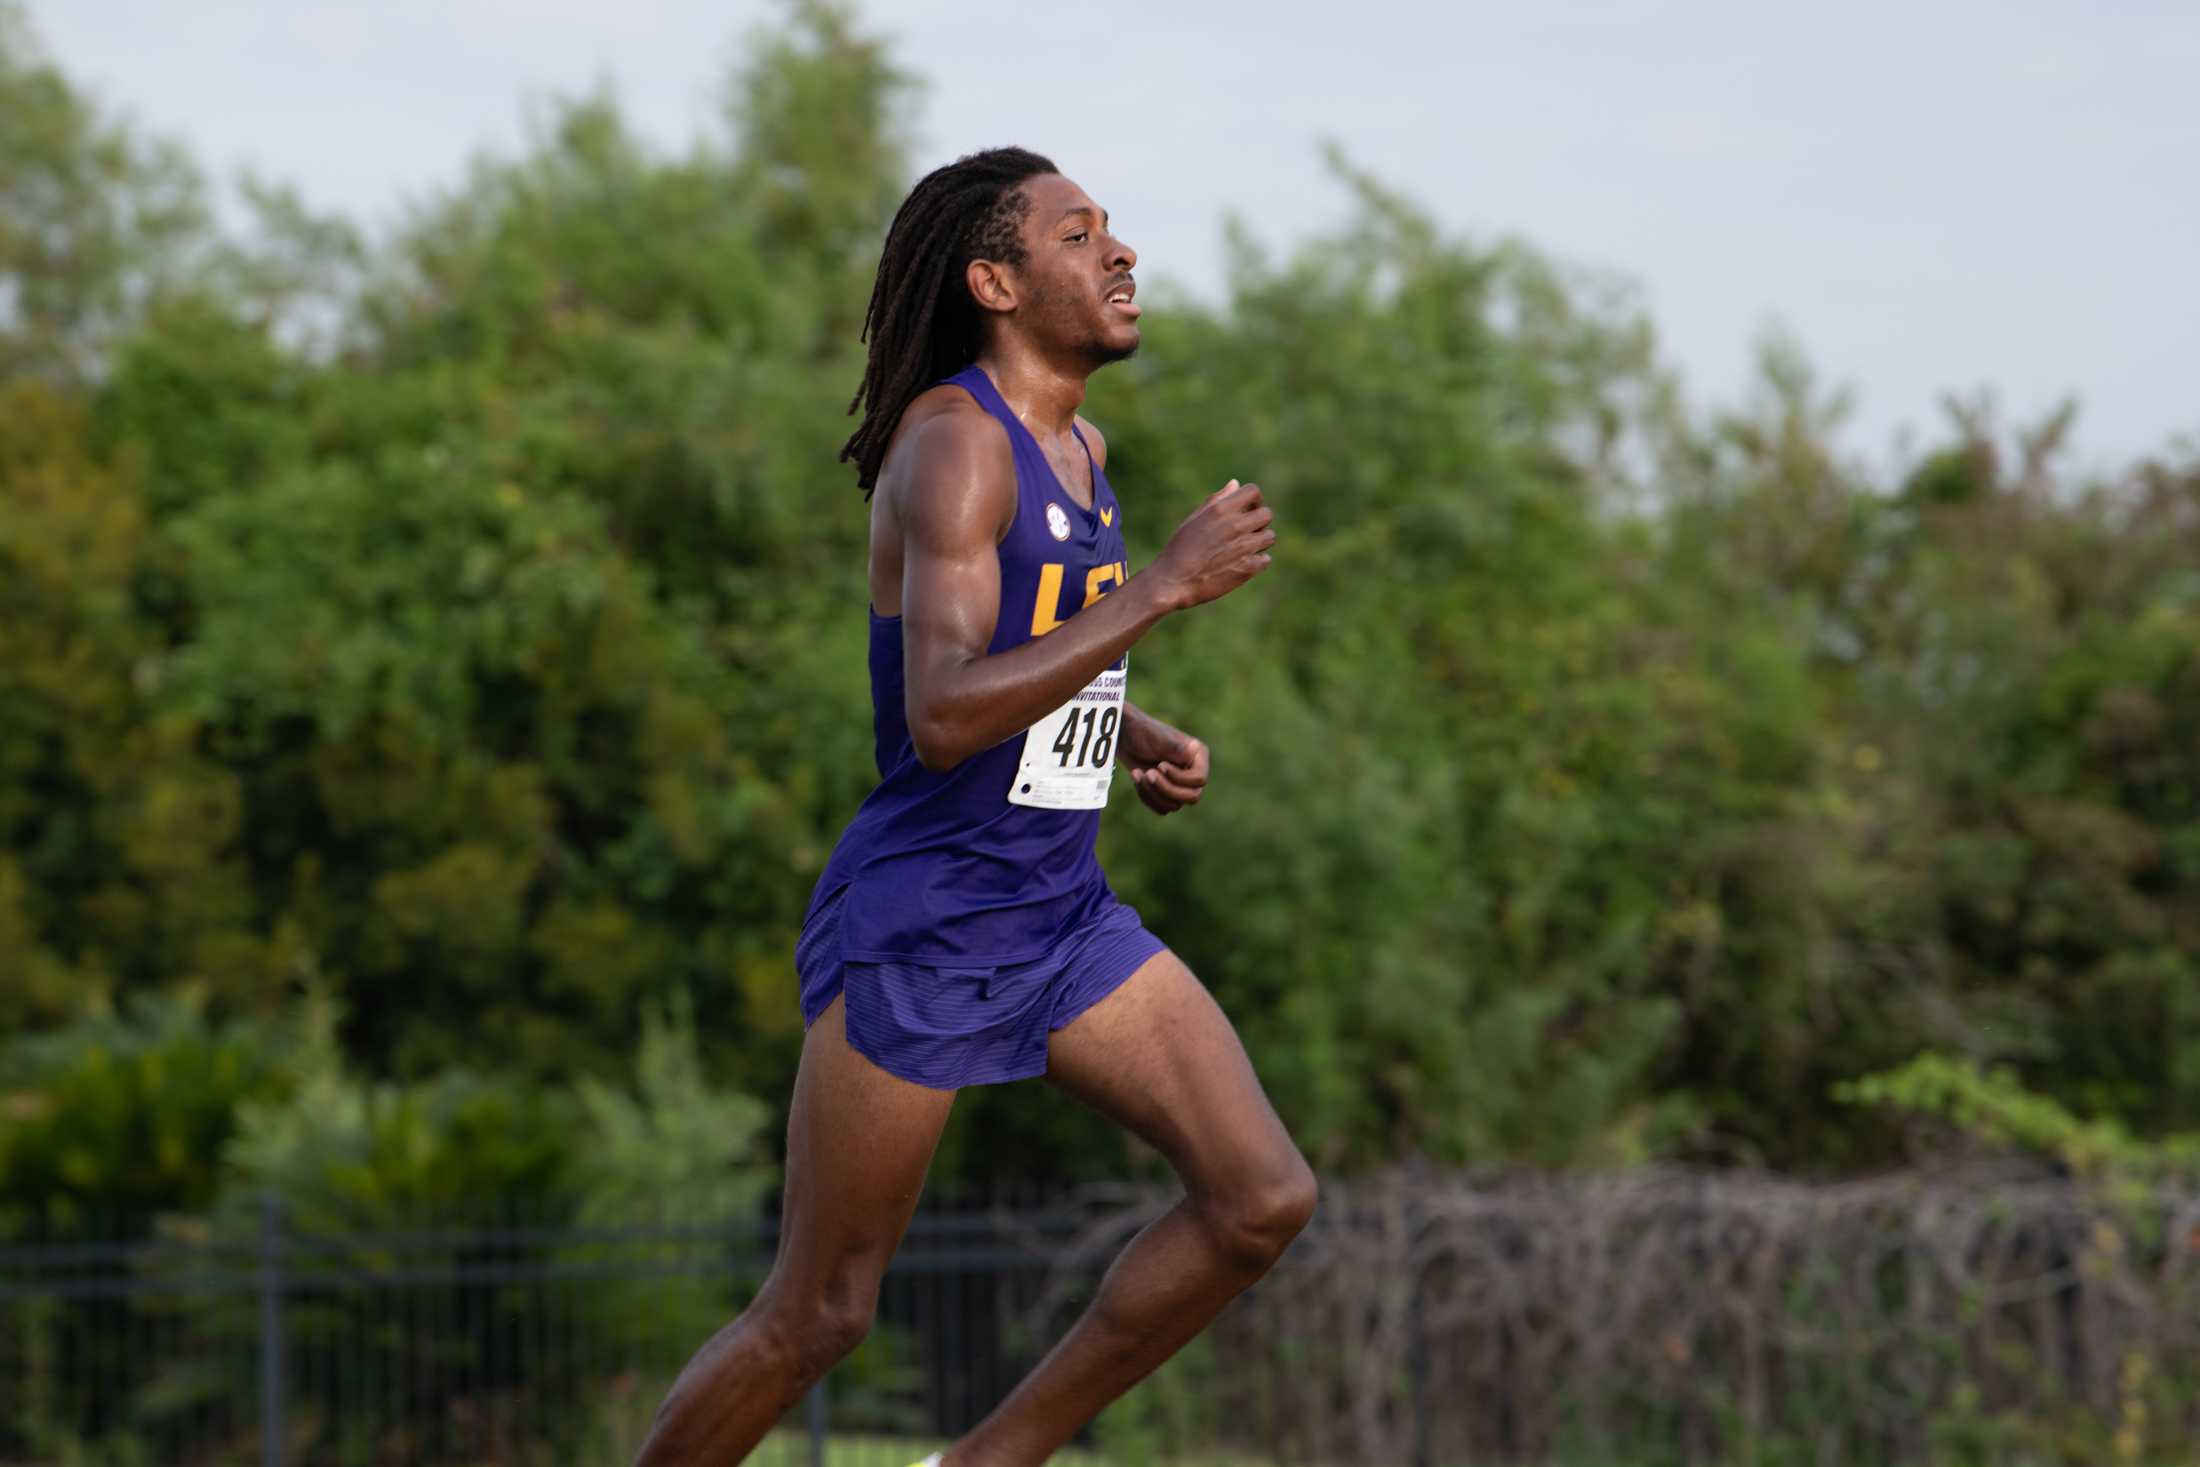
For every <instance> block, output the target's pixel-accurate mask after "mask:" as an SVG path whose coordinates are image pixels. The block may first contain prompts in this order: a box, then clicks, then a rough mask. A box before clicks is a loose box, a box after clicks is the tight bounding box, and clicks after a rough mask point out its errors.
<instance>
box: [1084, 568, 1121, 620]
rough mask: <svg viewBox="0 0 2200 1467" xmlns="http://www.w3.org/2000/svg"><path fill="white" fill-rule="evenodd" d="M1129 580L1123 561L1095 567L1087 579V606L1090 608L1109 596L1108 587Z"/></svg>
mask: <svg viewBox="0 0 2200 1467" xmlns="http://www.w3.org/2000/svg"><path fill="white" fill-rule="evenodd" d="M1129 579H1130V577H1129V575H1128V574H1127V573H1126V572H1125V570H1124V567H1123V563H1122V562H1121V561H1117V562H1116V563H1115V564H1114V565H1096V566H1094V567H1093V568H1092V573H1091V574H1090V575H1088V576H1086V577H1085V605H1086V606H1090V605H1092V603H1093V602H1095V601H1098V600H1099V599H1100V598H1101V597H1102V596H1105V595H1107V594H1108V593H1107V589H1106V588H1107V587H1108V586H1110V585H1119V584H1121V583H1122V582H1124V581H1127V580H1129ZM1080 609H1082V608H1080Z"/></svg>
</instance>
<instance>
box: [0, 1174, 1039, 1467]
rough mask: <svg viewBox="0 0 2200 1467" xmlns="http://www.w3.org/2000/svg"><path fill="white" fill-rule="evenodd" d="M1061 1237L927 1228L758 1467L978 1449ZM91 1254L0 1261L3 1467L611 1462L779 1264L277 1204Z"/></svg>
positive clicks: (595, 1231) (24, 1246)
mask: <svg viewBox="0 0 2200 1467" xmlns="http://www.w3.org/2000/svg"><path fill="white" fill-rule="evenodd" d="M1074 1225H1075V1222H1074V1214H1073V1212H1071V1211H1070V1210H1067V1209H1064V1210H1059V1211H1054V1212H1050V1211H1048V1210H1046V1209H1043V1208H1042V1209H1031V1208H1018V1209H1013V1210H1011V1209H1007V1208H1002V1207H996V1206H962V1207H956V1206H940V1205H934V1206H931V1207H929V1208H928V1209H927V1210H926V1211H925V1212H924V1213H923V1214H922V1215H920V1216H919V1217H918V1218H917V1219H916V1221H915V1222H914V1223H913V1224H912V1226H911V1228H910V1231H909V1236H908V1240H907V1242H906V1244H905V1246H904V1247H903V1249H902V1250H901V1252H900V1254H899V1255H898V1256H897V1257H896V1259H895V1260H894V1265H893V1269H892V1271H891V1273H890V1275H889V1277H888V1280H887V1282H886V1285H885V1288H884V1291H883V1294H882V1297H881V1300H880V1313H879V1325H878V1327H877V1328H876V1329H875V1330H874V1332H873V1335H872V1337H871V1339H870V1340H868V1341H867V1342H866V1343H865V1344H864V1345H863V1347H862V1348H861V1349H860V1350H858V1352H857V1353H856V1354H855V1355H854V1356H853V1357H851V1358H850V1359H849V1360H848V1361H847V1362H846V1363H845V1364H844V1365H843V1366H842V1367H841V1368H840V1369H839V1370H837V1371H836V1372H835V1373H834V1375H833V1376H832V1377H831V1378H830V1379H829V1380H828V1381H827V1382H826V1383H825V1384H824V1385H823V1386H822V1387H820V1388H819V1389H818V1390H817V1391H816V1392H813V1394H812V1396H811V1397H810V1399H809V1400H808V1401H806V1402H805V1403H804V1405H803V1407H802V1408H801V1409H800V1410H798V1411H797V1412H796V1413H795V1414H794V1415H793V1416H792V1417H791V1418H790V1419H789V1421H788V1422H787V1423H786V1425H785V1427H784V1428H783V1430H782V1431H781V1432H780V1433H779V1434H778V1435H777V1436H775V1437H774V1438H773V1439H772V1441H771V1442H769V1443H768V1444H767V1447H766V1449H765V1451H763V1452H761V1453H759V1454H758V1456H757V1458H756V1459H755V1460H757V1461H759V1462H762V1463H766V1464H768V1467H796V1464H816V1467H822V1464H824V1463H826V1462H827V1461H828V1460H829V1461H830V1462H831V1463H832V1464H834V1467H855V1464H862V1467H872V1464H876V1467H906V1464H907V1463H909V1462H910V1461H913V1460H915V1459H916V1458H917V1457H919V1456H922V1455H923V1454H924V1453H925V1452H927V1451H929V1450H931V1449H932V1448H933V1447H934V1446H936V1445H937V1444H938V1443H940V1442H941V1441H944V1440H946V1439H949V1438H951V1437H952V1436H953V1435H954V1434H956V1433H958V1432H959V1431H961V1430H962V1429H964V1428H965V1427H967V1426H968V1425H970V1424H972V1423H973V1422H975V1421H976V1420H977V1419H978V1417H980V1416H982V1415H983V1414H984V1412H985V1411H986V1410H988V1409H990V1407H991V1405H992V1404H993V1402H994V1401H996V1400H997V1399H998V1398H999V1396H1000V1395H1001V1394H1002V1393H1004V1392H1005V1391H1006V1390H1007V1388H1008V1387H1009V1385H1011V1384H1013V1382H1014V1380H1015V1379H1016V1378H1017V1377H1018V1376H1019V1375H1020V1374H1021V1373H1022V1372H1023V1371H1024V1370H1025V1369H1027V1368H1028V1367H1029V1366H1030V1364H1031V1363H1032V1362H1033V1361H1034V1360H1035V1359H1036V1358H1037V1355H1038V1353H1039V1351H1040V1349H1041V1348H1042V1346H1043V1341H1041V1340H1039V1339H1038V1338H1037V1337H1036V1335H1037V1331H1036V1330H1035V1329H1034V1328H1033V1327H1032V1324H1031V1314H1032V1310H1033V1308H1034V1306H1035V1305H1036V1304H1038V1303H1039V1302H1040V1301H1041V1299H1042V1297H1043V1296H1044V1294H1045V1291H1046V1290H1047V1289H1048V1288H1049V1287H1050V1286H1052V1287H1054V1288H1056V1289H1057V1290H1058V1289H1059V1277H1058V1272H1057V1271H1056V1270H1055V1269H1054V1268H1053V1267H1052V1263H1053V1258H1052V1253H1053V1247H1052V1244H1051V1242H1050V1240H1052V1239H1058V1238H1059V1237H1060V1236H1061V1235H1062V1234H1063V1232H1064V1231H1065V1230H1066V1229H1069V1228H1071V1227H1073V1226H1074ZM95 1231H97V1232H99V1233H104V1234H106V1235H107V1236H105V1237H103V1238H100V1239H98V1240H95V1241H83V1240H82V1239H81V1238H79V1239H73V1240H66V1241H56V1240H51V1239H48V1240H42V1241H33V1242H29V1243H21V1244H17V1245H14V1246H9V1247H0V1464H6V1467H17V1464H32V1463H36V1464H41V1467H43V1464H49V1463H50V1464H56V1467H59V1464H74V1463H79V1462H83V1463H92V1462H98V1463H114V1464H118V1467H138V1464H147V1467H150V1464H162V1467H170V1464H173V1467H200V1464H204V1467H228V1464H238V1467H247V1464H249V1467H299V1464H308V1463H311V1464H324V1463H326V1464H336V1467H352V1464H360V1467H381V1464H385V1463H388V1464H396V1463H403V1464H407V1467H428V1464H454V1467H455V1464H466V1467H477V1464H478V1467H489V1464H500V1467H501V1464H537V1463H539V1464H545V1467H548V1464H568V1463H571V1464H580V1463H585V1464H588V1467H602V1464H606V1463H623V1462H626V1461H630V1460H631V1459H632V1456H633V1453H634V1452H635V1450H636V1449H637V1448H638V1446H639V1444H640V1442H641V1440H642V1437H643V1435H644V1433H645V1432H646V1430H647V1427H648V1423H649V1419H650V1416H651V1413H652V1412H653V1411H654V1410H655V1407H656V1404H657V1402H658V1401H659V1400H660V1399H661V1398H662V1396H663V1394H664V1391H665V1388H666V1387H667V1386H668V1385H669V1383H670V1381H671V1379H672V1377H673V1376H674V1375H675V1374H676V1373H677V1372H678V1370H679V1367H680V1366H681V1364H682V1363H684V1362H685V1360H686V1359H687V1358H688V1356H689V1355H690V1354H691V1353H692V1352H693V1351H694V1350H695V1348H696V1347H697V1346H698V1345H700V1344H701V1343H702V1342H703V1341H704V1340H705V1339H706V1338H707V1337H708V1336H709V1335H710V1333H711V1332H712V1330H714V1329H716V1328H717V1327H718V1326H719V1325H721V1324H723V1323H724V1322H725V1321H726V1320H727V1319H728V1318H730V1317H731V1316H732V1315H733V1314H734V1313H735V1312H736V1311H737V1310H738V1309H739V1307H740V1306H741V1304H742V1303H744V1302H745V1301H746V1300H747V1298H748V1297H749V1295H750V1293H751V1292H752V1291H753V1290H754V1288H755V1287H756V1285H757V1284H758V1283H759V1282H761V1280H762V1277H763V1275H764V1272H765V1270H766V1268H767V1266H768V1264H769V1260H770V1257H771V1253H772V1250H773V1248H774V1246H775V1241H776V1237H775V1231H774V1225H773V1224H772V1223H771V1222H770V1221H768V1220H765V1221H744V1222H736V1223H727V1222H724V1221H716V1222H683V1221H675V1220H670V1219H665V1218H637V1219H631V1220H622V1221H619V1222H617V1223H615V1224H611V1223H600V1224H576V1223H574V1222H572V1221H570V1220H565V1221H560V1222H557V1223H555V1224H544V1223H538V1222H531V1221H529V1220H528V1219H525V1218H516V1217H511V1216H504V1217H499V1218H494V1219H470V1220H466V1221H464V1222H461V1223H457V1224H452V1223H448V1222H443V1223H437V1222H432V1221H429V1222H422V1223H421V1224H420V1225H417V1226H406V1227H400V1228H394V1229H389V1230H383V1231H377V1232H374V1233H371V1234H350V1235H328V1234H316V1233H311V1232H307V1231H304V1230H301V1229H299V1228H297V1227H295V1226H293V1225H292V1222H291V1220H290V1219H289V1218H287V1217H286V1216H285V1214H284V1211H283V1209H282V1207H281V1205H280V1204H279V1203H278V1202H277V1201H276V1200H275V1199H273V1198H269V1199H267V1200H266V1201H265V1203H264V1204H263V1206H262V1208H261V1210H260V1215H259V1218H258V1220H257V1227H256V1228H255V1229H253V1230H251V1233H250V1235H249V1236H242V1235H238V1233H237V1232H235V1231H233V1232H232V1233H231V1234H230V1235H226V1236H225V1235H220V1234H217V1233H215V1232H213V1231H211V1230H206V1229H204V1225H192V1224H176V1223H170V1224H168V1225H167V1226H166V1227H165V1228H164V1229H162V1230H160V1231H157V1232H156V1231H149V1230H146V1229H134V1230H133V1229H130V1228H110V1229H99V1230H95ZM133 1233H135V1234H136V1235H135V1236H130V1235H131V1234H133ZM118 1235H119V1236H118Z"/></svg>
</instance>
